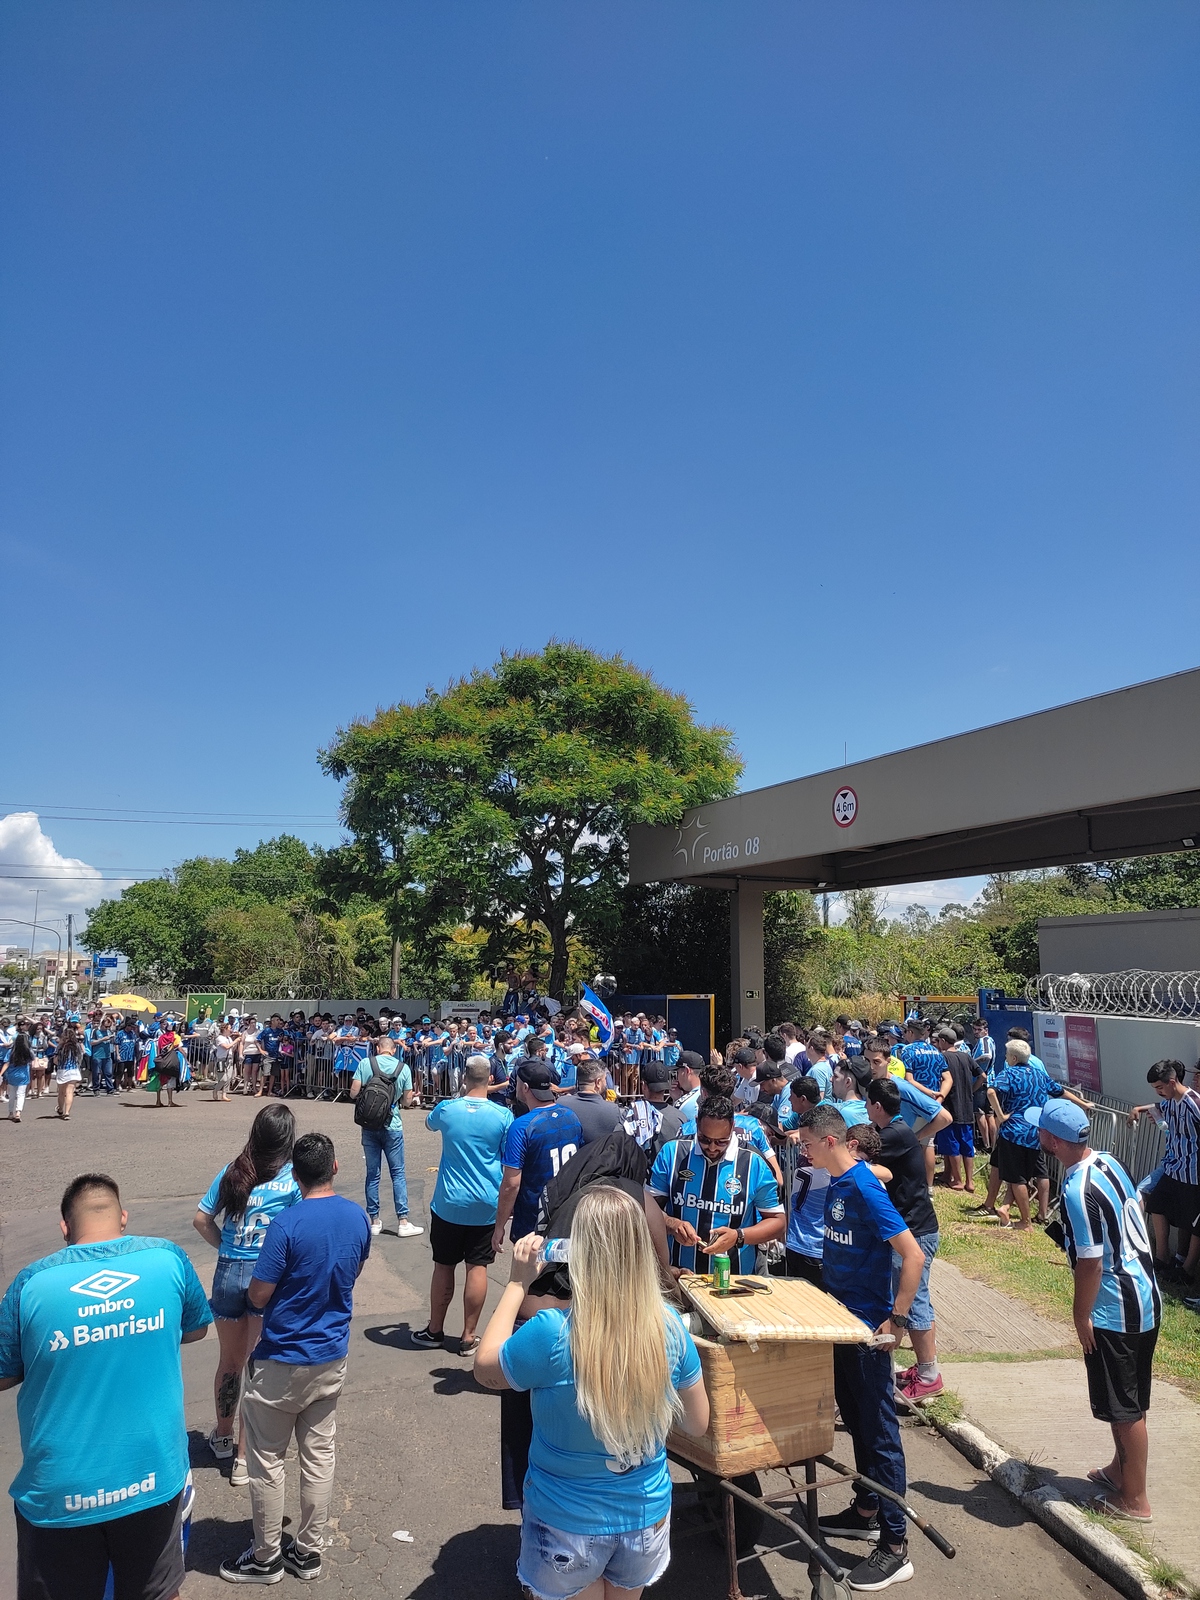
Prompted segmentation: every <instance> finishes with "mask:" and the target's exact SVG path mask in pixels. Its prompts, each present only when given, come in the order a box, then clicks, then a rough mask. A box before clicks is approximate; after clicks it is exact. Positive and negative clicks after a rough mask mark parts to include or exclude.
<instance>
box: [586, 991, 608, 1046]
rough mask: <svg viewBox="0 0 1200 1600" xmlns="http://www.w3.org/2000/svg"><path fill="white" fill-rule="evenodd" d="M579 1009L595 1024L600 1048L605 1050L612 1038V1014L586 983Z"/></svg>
mask: <svg viewBox="0 0 1200 1600" xmlns="http://www.w3.org/2000/svg"><path fill="white" fill-rule="evenodd" d="M579 1009H580V1011H582V1012H583V1014H584V1016H585V1017H590V1018H591V1019H592V1021H593V1022H594V1023H595V1024H596V1027H597V1028H598V1029H599V1030H600V1048H601V1049H602V1050H607V1049H608V1047H609V1045H610V1044H611V1043H612V1036H613V1020H612V1013H611V1012H610V1011H609V1009H608V1007H607V1006H606V1005H605V1004H604V1001H603V1000H601V999H600V997H599V995H595V994H593V993H592V991H591V990H590V989H589V988H588V986H587V984H586V983H585V984H584V986H583V998H582V999H581V1000H580V1002H579Z"/></svg>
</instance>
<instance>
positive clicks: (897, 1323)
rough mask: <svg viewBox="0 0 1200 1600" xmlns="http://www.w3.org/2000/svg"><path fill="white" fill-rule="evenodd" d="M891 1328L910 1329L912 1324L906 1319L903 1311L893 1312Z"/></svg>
mask: <svg viewBox="0 0 1200 1600" xmlns="http://www.w3.org/2000/svg"><path fill="white" fill-rule="evenodd" d="M892 1326H893V1327H894V1328H910V1327H911V1326H912V1324H911V1323H910V1322H909V1320H908V1318H907V1317H906V1316H905V1315H904V1313H903V1311H893V1312H892Z"/></svg>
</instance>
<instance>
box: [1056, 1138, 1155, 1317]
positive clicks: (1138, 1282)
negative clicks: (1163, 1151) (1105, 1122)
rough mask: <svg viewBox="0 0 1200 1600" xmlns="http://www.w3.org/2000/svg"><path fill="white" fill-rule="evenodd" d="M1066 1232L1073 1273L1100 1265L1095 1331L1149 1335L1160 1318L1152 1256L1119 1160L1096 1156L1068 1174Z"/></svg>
mask: <svg viewBox="0 0 1200 1600" xmlns="http://www.w3.org/2000/svg"><path fill="white" fill-rule="evenodd" d="M1062 1219H1063V1232H1064V1233H1065V1235H1066V1246H1067V1258H1068V1260H1069V1261H1070V1263H1071V1266H1072V1269H1073V1268H1074V1266H1075V1263H1076V1262H1077V1261H1087V1260H1099V1261H1100V1263H1101V1267H1100V1289H1099V1292H1098V1294H1097V1295H1096V1303H1095V1305H1094V1306H1093V1307H1092V1325H1093V1326H1094V1327H1097V1328H1107V1329H1109V1330H1110V1331H1111V1332H1113V1333H1149V1332H1150V1331H1151V1329H1152V1328H1156V1327H1157V1326H1158V1324H1159V1321H1160V1319H1161V1317H1162V1298H1161V1296H1160V1294H1159V1289H1158V1284H1157V1282H1156V1281H1155V1277H1154V1263H1153V1252H1152V1251H1151V1248H1150V1239H1149V1237H1148V1235H1147V1233H1146V1222H1145V1218H1144V1217H1143V1216H1142V1207H1141V1204H1140V1202H1139V1200H1138V1196H1137V1190H1136V1189H1135V1188H1134V1184H1133V1179H1132V1178H1131V1177H1130V1176H1129V1174H1128V1173H1127V1172H1126V1171H1125V1168H1124V1167H1123V1166H1122V1165H1121V1163H1120V1162H1119V1161H1117V1160H1116V1159H1115V1157H1113V1156H1110V1155H1107V1154H1103V1153H1101V1152H1099V1151H1093V1152H1092V1153H1091V1154H1090V1155H1088V1156H1086V1157H1085V1158H1084V1160H1082V1161H1077V1162H1076V1163H1075V1165H1074V1166H1073V1167H1069V1168H1068V1169H1067V1176H1066V1178H1065V1180H1064V1182H1063V1189H1062Z"/></svg>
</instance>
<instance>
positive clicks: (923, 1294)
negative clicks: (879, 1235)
mask: <svg viewBox="0 0 1200 1600" xmlns="http://www.w3.org/2000/svg"><path fill="white" fill-rule="evenodd" d="M946 1131H947V1132H949V1129H947V1130H946ZM941 1237H942V1236H941V1234H940V1233H918V1234H917V1235H916V1240H917V1243H918V1244H919V1245H920V1246H921V1254H922V1255H923V1256H924V1257H925V1266H924V1269H923V1270H922V1272H921V1281H920V1283H919V1284H918V1285H917V1292H916V1294H915V1295H913V1303H912V1305H911V1306H909V1308H908V1323H909V1327H911V1328H915V1329H916V1330H917V1332H918V1333H927V1332H928V1331H929V1329H930V1328H932V1327H933V1325H934V1323H935V1322H936V1320H937V1318H936V1316H935V1314H934V1309H933V1301H932V1300H931V1299H930V1298H929V1269H930V1267H931V1266H932V1265H933V1258H934V1256H935V1255H937V1251H938V1244H939V1243H940V1241H941ZM900 1267H901V1260H900V1257H899V1256H898V1255H897V1254H896V1252H895V1251H894V1250H893V1251H892V1299H893V1300H894V1299H895V1298H896V1291H897V1289H899V1287H900ZM880 1481H882V1480H880Z"/></svg>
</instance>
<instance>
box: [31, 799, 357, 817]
mask: <svg viewBox="0 0 1200 1600" xmlns="http://www.w3.org/2000/svg"><path fill="white" fill-rule="evenodd" d="M0 806H14V807H15V808H16V809H17V810H18V811H38V812H40V811H43V810H45V811H66V810H68V809H69V803H68V802H65V801H62V800H46V801H43V802H42V803H41V804H40V805H39V804H38V802H37V801H35V800H0ZM90 809H91V810H92V811H108V812H113V813H116V814H118V815H121V816H130V817H132V816H138V817H141V816H156V817H239V818H241V819H242V820H243V821H254V820H256V819H257V820H258V821H262V822H271V821H275V822H336V821H337V818H336V817H335V816H332V815H331V814H330V813H329V812H328V811H319V812H295V811H170V810H167V809H166V808H164V807H156V806H92V807H91V808H90ZM59 820H60V821H70V820H72V819H71V818H65V817H64V818H60V819H59ZM85 820H86V821H89V822H90V821H94V820H95V819H94V818H91V817H88V818H86V819H85Z"/></svg>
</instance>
